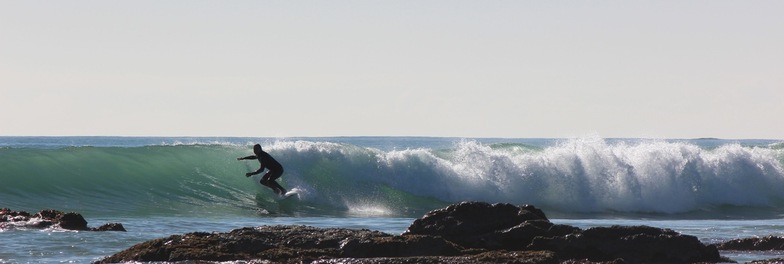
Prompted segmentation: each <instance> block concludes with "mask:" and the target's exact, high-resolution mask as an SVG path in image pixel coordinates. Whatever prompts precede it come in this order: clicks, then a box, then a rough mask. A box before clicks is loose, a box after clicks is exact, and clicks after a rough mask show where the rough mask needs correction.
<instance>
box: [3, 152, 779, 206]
mask: <svg viewBox="0 0 784 264" xmlns="http://www.w3.org/2000/svg"><path fill="white" fill-rule="evenodd" d="M227 142H228V143H226V144H220V143H215V142H214V141H211V143H209V144H199V143H194V144H168V143H167V144H162V145H151V146H131V147H116V146H104V147H93V146H82V147H57V148H43V147H6V148H0V168H3V172H2V175H0V178H2V183H3V184H2V185H0V201H2V203H3V205H2V206H4V207H10V208H12V209H14V210H31V211H37V210H40V209H43V208H57V209H60V210H75V211H80V212H85V211H88V212H96V213H105V214H128V215H170V214H200V213H205V212H210V213H216V214H247V212H248V211H249V210H247V209H248V207H253V208H256V209H263V210H267V211H269V212H280V211H282V210H281V208H278V207H279V206H280V205H278V203H277V202H276V200H275V199H273V194H272V192H271V191H269V190H267V189H265V187H263V186H261V185H260V184H258V177H259V176H254V177H252V179H248V178H246V177H245V176H244V173H245V172H247V171H249V170H254V169H255V168H257V166H258V164H257V163H256V162H255V161H237V160H236V157H240V156H246V155H248V154H249V152H250V143H248V144H238V143H232V142H230V140H229V141H227ZM776 146H778V145H777V144H771V145H762V146H760V145H755V146H749V145H742V144H739V143H732V142H724V143H723V144H718V145H715V146H714V145H711V146H710V147H705V146H699V145H696V144H694V143H693V142H688V141H663V140H628V141H609V140H605V139H601V138H596V137H587V138H577V139H567V140H561V141H558V143H556V144H552V145H550V146H544V147H542V146H534V145H528V144H522V143H505V142H500V143H490V144H487V143H481V142H479V141H476V140H461V141H457V142H456V143H454V144H453V145H452V146H451V147H448V148H438V149H432V148H427V147H418V148H406V149H388V150H381V149H377V148H372V147H363V146H358V145H354V144H350V143H346V142H340V143H338V142H330V141H310V140H271V141H267V142H266V143H265V145H264V149H265V150H266V151H268V152H270V153H271V154H272V155H273V156H274V157H276V159H278V160H279V161H280V162H281V163H282V164H284V166H285V169H286V172H285V173H284V175H283V177H282V178H281V179H280V181H281V183H282V185H283V186H284V187H286V188H287V189H292V188H297V189H299V190H300V192H301V193H300V199H299V201H300V204H298V205H296V206H294V205H287V206H286V207H287V208H286V209H287V210H286V211H288V212H292V211H293V212H312V213H318V214H343V213H349V214H360V215H361V214H369V215H373V214H380V215H407V216H410V215H414V216H415V215H419V214H421V213H422V212H426V211H427V210H430V209H433V208H438V207H441V206H443V205H445V204H448V203H452V202H458V201H463V200H480V201H488V202H508V203H515V204H523V203H528V204H534V205H536V206H538V207H542V208H545V209H547V210H550V211H555V212H563V213H650V214H681V213H691V212H708V213H712V212H715V213H717V214H725V213H726V211H727V210H734V211H737V212H744V210H750V209H760V210H764V211H769V212H774V213H780V212H781V211H783V210H782V209H783V208H784V207H783V206H782V203H783V201H784V192H782V191H781V190H782V188H784V169H783V168H782V167H783V166H782V160H784V157H783V154H782V152H783V150H782V148H780V147H776Z"/></svg>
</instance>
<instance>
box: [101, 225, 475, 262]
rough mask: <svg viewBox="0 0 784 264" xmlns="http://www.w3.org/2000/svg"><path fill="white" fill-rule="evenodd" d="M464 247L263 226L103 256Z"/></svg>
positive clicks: (277, 257)
mask: <svg viewBox="0 0 784 264" xmlns="http://www.w3.org/2000/svg"><path fill="white" fill-rule="evenodd" d="M461 249H462V248H460V247H459V246H457V245H455V244H454V243H451V242H449V241H446V240H444V239H441V238H437V237H426V236H392V235H389V234H385V233H381V232H378V231H370V230H351V229H341V228H316V227H309V226H262V227H257V228H241V229H235V230H232V231H231V232H228V233H189V234H185V235H174V236H170V237H167V238H161V239H156V240H151V241H147V242H144V243H141V244H137V245H135V246H133V247H131V248H129V249H127V250H125V251H122V252H120V253H117V254H115V255H113V256H110V257H108V258H106V259H103V260H101V262H104V263H113V262H125V261H184V260H206V261H229V260H251V259H264V260H272V261H284V262H287V261H292V260H294V259H296V260H300V261H314V260H318V259H324V258H330V259H333V258H377V257H409V256H438V255H456V254H458V253H459V252H460V251H461Z"/></svg>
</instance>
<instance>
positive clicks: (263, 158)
mask: <svg viewBox="0 0 784 264" xmlns="http://www.w3.org/2000/svg"><path fill="white" fill-rule="evenodd" d="M253 153H254V154H256V155H250V156H247V157H242V158H237V160H250V159H257V160H259V164H261V167H259V169H258V170H256V171H254V172H248V173H245V177H250V176H253V175H256V174H259V173H261V172H263V171H264V169H265V168H266V169H268V170H269V171H267V173H266V174H264V176H261V180H260V181H259V183H261V185H264V186H267V187H269V188H270V189H272V190H273V191H274V192H275V193H276V194H278V195H284V194H285V193H286V189H283V187H282V186H280V184H278V183H277V182H276V181H275V180H276V179H278V178H279V177H280V175H283V165H280V163H279V162H278V161H277V160H275V159H274V158H272V156H270V154H269V153H267V152H264V150H262V149H261V145H259V144H256V145H253Z"/></svg>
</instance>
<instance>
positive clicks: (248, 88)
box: [0, 0, 784, 139]
mask: <svg viewBox="0 0 784 264" xmlns="http://www.w3.org/2000/svg"><path fill="white" fill-rule="evenodd" d="M781 14H784V1H754V0H752V1H723V0H711V1H461V0H450V1H196V0H193V1H177V0H172V1H80V0H77V1H11V0H0V136H252V137H295V136H434V137H512V138H562V137H579V136H583V135H598V136H601V137H607V138H610V137H622V138H700V137H717V138H729V139H744V138H745V139H782V138H784V121H782V120H784V118H782V116H784V48H782V47H784V16H783V15H781Z"/></svg>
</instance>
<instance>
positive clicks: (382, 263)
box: [312, 250, 559, 264]
mask: <svg viewBox="0 0 784 264" xmlns="http://www.w3.org/2000/svg"><path fill="white" fill-rule="evenodd" d="M312 263H313V264H332V263H335V264H337V263H340V264H408V263H416V264H429V263H450V264H474V263H509V264H556V263H559V262H558V258H557V257H556V256H555V254H553V252H550V251H509V252H507V251H503V250H499V251H489V252H484V253H479V254H475V255H462V256H429V257H401V258H361V259H358V258H336V259H320V260H316V261H314V262H312Z"/></svg>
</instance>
